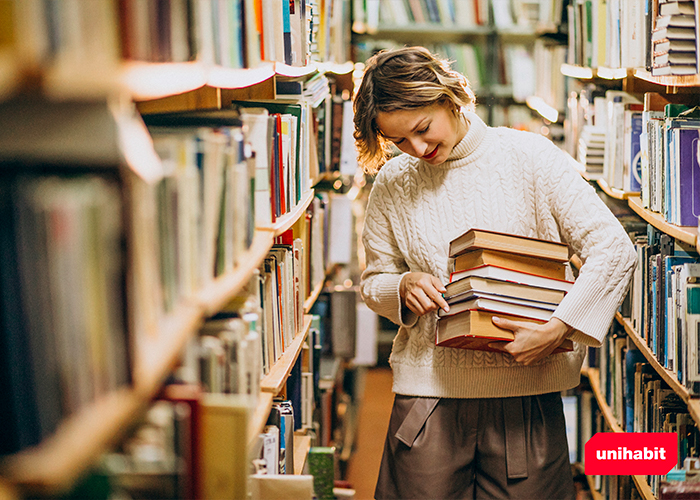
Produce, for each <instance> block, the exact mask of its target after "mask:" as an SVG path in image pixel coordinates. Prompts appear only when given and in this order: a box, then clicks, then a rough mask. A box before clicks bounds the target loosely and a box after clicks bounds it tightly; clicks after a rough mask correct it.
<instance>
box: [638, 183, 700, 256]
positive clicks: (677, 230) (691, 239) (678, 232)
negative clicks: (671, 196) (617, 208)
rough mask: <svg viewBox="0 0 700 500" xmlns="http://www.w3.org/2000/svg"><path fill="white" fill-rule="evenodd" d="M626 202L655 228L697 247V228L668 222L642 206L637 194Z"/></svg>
mask: <svg viewBox="0 0 700 500" xmlns="http://www.w3.org/2000/svg"><path fill="white" fill-rule="evenodd" d="M628 204H629V206H630V208H631V209H632V210H634V211H635V212H636V213H637V214H638V215H639V216H640V217H641V218H642V219H644V220H645V221H647V222H648V223H649V224H651V225H652V226H654V227H655V228H656V229H658V230H660V231H662V232H664V233H666V234H668V235H669V236H672V237H673V238H675V239H677V240H680V241H682V242H684V243H687V244H688V245H691V246H693V247H696V248H697V245H698V241H697V240H698V228H697V227H693V226H676V225H675V224H669V223H668V222H666V220H665V219H664V218H663V217H662V216H661V215H660V214H657V213H655V212H652V211H651V210H647V209H646V208H644V207H643V206H642V201H641V198H639V197H638V196H630V197H629V198H628Z"/></svg>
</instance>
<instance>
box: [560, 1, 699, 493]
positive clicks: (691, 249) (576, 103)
mask: <svg viewBox="0 0 700 500" xmlns="http://www.w3.org/2000/svg"><path fill="white" fill-rule="evenodd" d="M659 3H661V2H656V1H653V2H647V3H646V4H647V7H648V10H647V12H648V13H651V14H648V16H647V17H646V18H644V9H642V11H641V12H639V11H637V10H635V9H636V8H637V7H638V6H636V5H635V6H632V5H631V4H626V3H625V2H621V3H620V11H619V13H618V15H619V16H620V17H619V18H618V19H621V21H620V23H618V24H617V26H618V31H617V32H616V33H613V34H612V35H611V29H610V25H606V19H607V20H608V21H609V20H610V15H611V12H610V10H609V4H610V3H609V2H608V10H607V11H606V3H605V2H595V1H593V2H571V3H570V5H569V7H568V9H569V23H570V25H569V33H570V38H569V51H568V63H567V64H563V65H561V68H560V70H561V73H562V74H563V75H566V77H567V80H568V85H569V86H570V89H571V90H572V91H573V93H572V96H573V97H571V98H570V99H569V107H568V110H567V126H566V134H567V137H566V144H565V148H566V149H567V150H568V151H569V152H570V153H571V154H572V155H573V156H577V154H578V153H579V147H580V144H583V142H584V140H588V139H589V136H586V133H585V127H583V125H586V126H593V125H594V120H593V119H592V117H593V115H594V114H595V116H596V117H597V116H598V114H602V113H606V112H607V113H610V111H609V110H610V109H611V108H610V107H607V110H606V108H603V107H597V108H596V107H594V103H593V99H594V97H601V98H602V97H604V96H605V95H610V94H606V92H607V91H613V92H618V93H619V94H623V93H627V94H629V95H631V96H634V97H635V98H636V99H637V101H636V103H632V104H631V105H630V109H633V110H637V109H638V110H639V112H640V116H641V111H642V110H643V111H644V112H645V113H646V112H648V111H649V110H652V109H654V110H658V109H657V108H653V107H651V106H653V104H649V102H651V101H652V99H653V98H650V97H649V96H650V95H657V94H658V95H659V96H661V100H662V101H663V102H669V103H672V104H685V105H688V106H690V107H692V106H695V105H697V102H698V97H700V91H699V89H700V79H699V75H698V74H695V75H685V76H652V74H651V68H650V61H651V54H650V52H649V51H650V50H651V47H653V44H652V42H651V41H650V37H649V36H648V35H649V34H650V30H651V29H653V27H654V26H655V25H654V22H655V18H654V13H656V12H657V11H658V10H657V9H658V5H659ZM625 5H627V7H630V6H631V7H634V8H630V9H629V12H625V11H624V10H623V6H625ZM587 7H588V10H586V8H587ZM592 9H602V10H596V11H595V12H597V15H593V12H594V11H593V10H592ZM641 19H645V22H644V23H642V22H640V20H641ZM586 20H590V21H592V22H588V23H587V22H586ZM577 23H578V24H577ZM647 23H648V24H647ZM574 25H575V27H574ZM621 25H622V27H620V26H621ZM633 34H634V36H633ZM696 43H697V41H696ZM645 53H646V55H647V56H649V57H645ZM645 61H646V62H645ZM645 95H646V96H647V99H646V100H645ZM620 99H622V102H624V99H625V97H622V98H620ZM620 99H618V102H619V101H620ZM633 106H637V107H633ZM660 113H661V114H660V115H659V116H663V115H664V112H663V111H661V112H660ZM609 116H610V115H609V114H608V117H609ZM661 119H662V120H663V119H664V118H661ZM603 121H604V120H603ZM641 123H642V124H643V125H642V127H645V126H646V125H645V124H646V123H647V122H641ZM600 124H601V122H596V123H595V125H600ZM607 127H608V128H607V129H605V133H606V134H608V135H610V134H613V135H614V134H618V135H619V137H620V138H621V140H625V141H628V142H625V145H626V147H629V146H628V144H629V140H630V137H633V134H634V132H632V131H631V130H630V129H629V128H628V129H624V130H623V129H616V130H615V131H614V132H611V131H610V122H608V123H607ZM649 130H650V129H649V128H645V129H643V130H642V132H644V131H649ZM638 133H639V131H637V134H638ZM623 138H624V139H623ZM641 140H642V141H645V140H646V141H650V139H646V138H644V137H642V138H641ZM649 144H651V142H649ZM608 147H609V146H608V144H607V143H606V144H605V148H606V155H607V154H608V152H609V150H608V149H607V148H608ZM642 154H647V155H649V156H653V157H652V158H651V161H653V160H654V158H658V159H661V160H660V161H663V159H664V157H665V156H666V153H662V152H661V151H659V150H657V151H652V150H650V149H647V153H642ZM633 157H634V155H632V158H633ZM579 161H581V162H582V171H581V174H582V175H583V176H584V178H586V179H587V180H588V181H589V182H590V183H591V184H593V185H594V186H595V187H596V188H597V189H598V190H599V192H600V195H601V197H603V199H605V200H607V202H608V204H609V205H610V206H611V207H613V211H614V212H615V213H616V214H617V215H619V216H620V219H621V222H622V223H623V225H625V224H627V223H629V224H631V226H634V227H635V228H636V229H635V230H634V231H633V230H630V236H631V237H632V238H633V239H635V243H636V244H637V246H638V248H642V247H643V246H644V245H645V244H646V240H644V238H647V237H649V238H652V237H653V238H657V237H662V238H665V240H664V241H666V242H667V243H665V244H666V245H670V246H668V248H669V250H668V253H666V254H663V255H670V256H674V255H675V256H681V255H682V256H684V257H687V258H688V261H689V262H697V260H698V257H697V255H698V249H699V248H700V247H698V245H699V243H698V225H697V222H696V223H695V224H692V225H678V224H673V223H670V222H668V218H667V216H666V215H667V214H664V210H663V209H662V210H661V213H660V212H659V211H658V209H656V210H651V209H650V208H651V207H650V206H649V203H648V201H643V196H646V195H645V193H642V192H640V191H641V190H637V191H630V190H625V189H624V188H622V185H620V184H618V185H612V184H611V182H609V177H606V174H601V173H599V172H598V171H597V169H596V168H595V167H593V168H591V167H592V165H591V164H589V165H588V166H587V165H586V164H585V159H584V158H583V156H580V157H579ZM601 161H602V157H601ZM606 161H608V160H607V159H606ZM626 161H629V160H626ZM642 161H646V162H647V163H646V165H645V166H642V167H641V169H648V165H649V161H650V160H642ZM673 161H677V160H673ZM635 162H636V160H633V162H632V163H631V166H630V167H625V168H627V169H628V170H629V169H630V168H631V169H635V168H640V167H639V166H638V165H637V164H636V163H635ZM617 164H618V161H617V160H616V161H614V162H613V165H617ZM606 166H607V165H606ZM617 166H619V165H617ZM647 171H648V170H647ZM628 174H629V172H628ZM642 175H646V174H644V173H643V174H642ZM662 176H663V178H664V181H663V182H668V181H667V180H666V179H667V177H666V176H665V174H662ZM642 178H644V177H642ZM652 183H653V181H652ZM642 185H644V184H642ZM647 186H648V184H647ZM641 189H642V190H643V189H645V188H644V187H642V188H641ZM651 189H653V188H651ZM664 196H667V199H666V201H665V202H669V200H670V199H671V198H674V197H675V194H673V193H669V194H668V195H664ZM696 221H697V219H696ZM644 225H646V227H647V230H646V231H644V234H641V235H640V233H639V231H638V229H639V227H640V226H644ZM635 235H637V237H635ZM650 244H651V243H650ZM639 251H640V252H641V250H639ZM640 255H641V254H640ZM640 259H641V260H640V262H639V263H638V264H639V265H641V264H642V262H644V259H645V257H640ZM634 280H635V281H636V284H635V283H634V282H633V285H632V289H631V291H630V296H629V298H628V301H627V302H626V304H624V305H623V307H622V308H621V309H620V311H618V312H617V314H616V316H615V320H614V322H613V326H612V329H611V334H610V337H611V339H610V342H611V344H610V345H607V344H604V346H603V348H602V350H608V349H609V351H610V352H612V351H615V352H616V353H617V355H611V356H608V354H607V353H605V354H603V355H602V356H601V354H600V353H597V354H596V353H594V354H593V356H592V357H591V358H590V359H591V367H590V368H589V367H587V368H585V369H584V375H586V378H587V379H588V384H589V388H590V390H591V391H592V393H593V396H594V400H595V401H596V404H597V407H598V409H599V415H600V416H601V418H600V420H601V424H602V425H601V426H600V427H599V428H598V429H597V430H598V431H606V432H625V431H629V430H630V429H629V428H628V427H627V426H628V425H629V423H630V421H629V419H628V418H627V417H628V415H627V412H628V410H626V409H625V410H623V411H622V414H621V413H620V408H623V407H625V405H626V404H628V403H629V401H628V400H629V399H631V400H632V401H635V403H634V404H635V405H636V404H638V400H636V399H635V398H636V394H635V395H634V397H633V398H630V397H629V396H630V395H629V394H628V393H626V392H625V387H624V386H623V387H620V386H619V385H620V382H619V379H616V377H629V376H632V378H634V374H633V373H632V374H630V373H629V372H628V371H627V370H628V369H632V370H634V369H635V367H638V370H642V372H643V373H644V374H645V375H644V376H648V378H649V379H650V380H657V381H659V383H660V388H661V390H662V391H665V393H666V394H668V393H670V394H672V395H673V399H674V400H675V401H676V402H675V403H674V404H676V405H678V406H681V407H684V408H683V409H682V410H678V413H679V414H680V413H684V414H685V413H687V414H688V415H689V419H690V423H689V424H688V426H689V430H688V431H687V432H688V435H691V434H693V435H697V432H698V431H697V430H698V424H700V400H699V399H698V394H697V391H695V390H693V388H692V384H691V385H689V384H688V382H687V381H686V380H685V378H686V377H687V376H688V373H687V371H688V367H687V365H686V363H688V358H686V356H687V354H685V353H684V351H683V349H686V348H687V347H686V345H685V343H686V342H688V338H689V336H690V335H691V334H692V332H684V335H680V332H681V330H680V328H681V327H680V326H679V325H678V324H675V325H673V327H672V328H670V329H667V330H666V331H665V332H664V330H663V328H662V329H661V330H659V331H660V332H662V333H661V340H657V337H656V334H655V333H654V332H653V331H650V330H649V328H650V327H649V326H647V325H646V324H645V322H646V320H645V319H644V318H645V316H640V313H639V312H638V311H639V308H640V307H642V305H641V304H642V297H644V296H645V295H646V296H648V295H649V294H650V293H652V294H653V292H650V291H649V288H650V287H651V281H647V279H646V276H644V275H643V274H641V273H638V274H636V275H635V277H634ZM645 300H646V299H645ZM672 303H673V302H672ZM673 304H675V303H673ZM643 307H651V306H649V305H647V304H646V303H645V305H644V306H643ZM670 307H675V305H673V306H670ZM661 311H663V314H664V315H663V316H662V317H658V315H657V316H656V317H655V321H660V322H662V323H663V324H665V323H666V320H667V317H668V316H669V315H670V314H673V313H672V311H671V310H670V309H668V308H667V307H666V306H664V308H663V309H661ZM651 314H652V316H654V314H655V311H652V313H651ZM674 317H675V316H674ZM640 318H641V321H640ZM680 321H685V318H682V320H680ZM652 334H653V335H652ZM672 339H673V340H672ZM666 342H673V344H667V343H666ZM677 342H678V345H676V344H677ZM674 346H675V347H678V346H681V347H682V348H681V349H679V350H676V352H675V353H672V357H673V356H675V358H674V360H672V361H671V363H675V364H669V361H668V359H669V355H668V351H669V350H674ZM620 353H622V354H621V355H620ZM625 353H634V354H633V359H634V361H633V362H634V363H635V364H634V365H633V366H631V368H630V367H626V366H625ZM679 356H680V359H679ZM603 358H605V359H604V360H603V361H602V362H601V360H602V359H603ZM620 374H623V375H620ZM632 386H633V387H635V386H634V384H632ZM634 390H635V391H636V390H638V387H635V389H634ZM630 408H631V409H632V410H631V411H633V412H636V411H637V407H636V406H635V407H631V406H630ZM686 410H687V411H686ZM674 411H676V410H671V411H670V412H669V413H671V414H672V413H674ZM635 417H636V415H635ZM623 418H624V420H623ZM673 418H675V417H673ZM662 431H663V429H662V428H660V427H657V428H655V429H653V432H662ZM677 432H678V433H679V434H680V433H681V431H680V430H679V431H677ZM684 432H685V431H684ZM580 444H583V442H580ZM693 448H694V449H693ZM697 451H698V450H697V448H696V447H695V446H694V445H693V447H691V450H690V454H691V456H694V457H696V456H697ZM679 465H680V467H681V468H682V466H683V464H679ZM691 472H692V471H691ZM676 479H677V478H676ZM662 481H669V483H670V488H672V487H673V480H671V479H670V477H669V478H668V479H667V478H665V477H663V476H661V477H659V476H639V475H635V476H631V482H632V483H633V485H634V489H635V490H636V493H637V494H638V496H639V497H641V498H643V499H645V500H652V499H655V498H660V497H662V498H663V493H662V490H661V487H660V484H661V482H662ZM615 485H616V486H617V482H616V483H615ZM608 487H610V483H609V484H608ZM612 489H613V490H614V489H615V488H614V487H612ZM628 491H629V490H628ZM607 493H608V494H609V495H611V497H613V498H617V496H616V495H617V494H618V491H617V490H615V491H614V492H613V491H611V490H607ZM668 498H670V497H668Z"/></svg>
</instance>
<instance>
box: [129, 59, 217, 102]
mask: <svg viewBox="0 0 700 500" xmlns="http://www.w3.org/2000/svg"><path fill="white" fill-rule="evenodd" d="M207 77H208V68H207V66H206V65H205V64H204V63H201V62H185V63H148V62H137V61H134V62H128V63H125V64H124V67H123V69H122V75H121V80H122V82H123V84H124V86H125V87H126V88H127V89H128V91H129V92H130V94H131V96H132V98H133V99H134V100H136V101H148V100H152V99H160V98H163V97H169V96H173V95H177V94H182V93H184V92H190V91H192V90H196V89H198V88H200V87H204V86H205V85H206V84H207Z"/></svg>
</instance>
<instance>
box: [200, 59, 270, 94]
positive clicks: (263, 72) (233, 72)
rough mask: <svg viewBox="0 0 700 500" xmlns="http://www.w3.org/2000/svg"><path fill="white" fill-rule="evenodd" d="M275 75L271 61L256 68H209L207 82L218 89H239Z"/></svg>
mask: <svg viewBox="0 0 700 500" xmlns="http://www.w3.org/2000/svg"><path fill="white" fill-rule="evenodd" d="M274 75H275V67H274V65H273V64H272V63H264V64H262V65H260V66H258V67H257V68H243V69H239V68H224V67H221V66H214V67H212V68H209V74H208V77H207V84H208V85H211V86H212V87H216V88H220V89H241V88H245V87H250V86H251V85H256V84H258V83H262V82H264V81H265V80H269V79H271V78H272V77H273V76H274Z"/></svg>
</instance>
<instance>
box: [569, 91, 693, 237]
mask: <svg viewBox="0 0 700 500" xmlns="http://www.w3.org/2000/svg"><path fill="white" fill-rule="evenodd" d="M586 100H588V102H589V104H588V106H587V109H585V110H583V112H584V113H585V114H586V115H587V118H586V119H585V120H584V121H583V124H582V125H581V127H580V129H579V131H577V133H578V138H577V139H576V140H575V141H573V140H572V142H576V143H577V144H578V147H577V157H578V159H579V161H580V162H581V163H583V164H584V168H585V171H586V173H587V174H588V176H589V177H590V178H593V179H596V178H600V179H604V180H605V181H606V183H607V184H608V186H610V187H611V188H614V189H618V190H621V191H624V192H631V193H640V196H641V203H642V206H643V207H644V208H647V209H649V210H651V211H653V212H657V213H660V214H661V215H662V216H663V218H664V219H665V220H666V221H667V222H669V223H671V224H676V225H680V226H693V227H694V226H696V225H697V217H698V215H700V210H699V209H698V208H697V207H700V198H699V196H700V176H698V175H697V170H698V159H697V146H698V141H697V138H698V131H699V130H700V113H699V112H698V111H697V110H695V109H694V108H690V107H688V106H686V105H682V104H673V103H670V102H669V101H667V100H666V99H665V98H664V97H663V96H661V95H660V94H658V93H654V92H647V93H645V94H644V99H643V102H642V101H640V100H639V99H638V98H637V97H636V96H635V95H632V94H628V93H626V92H622V91H618V90H606V91H605V93H604V95H594V96H590V95H587V96H586ZM591 101H592V102H591ZM603 138H604V141H603ZM603 142H604V144H602V143H603ZM601 146H603V147H602V165H601Z"/></svg>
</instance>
